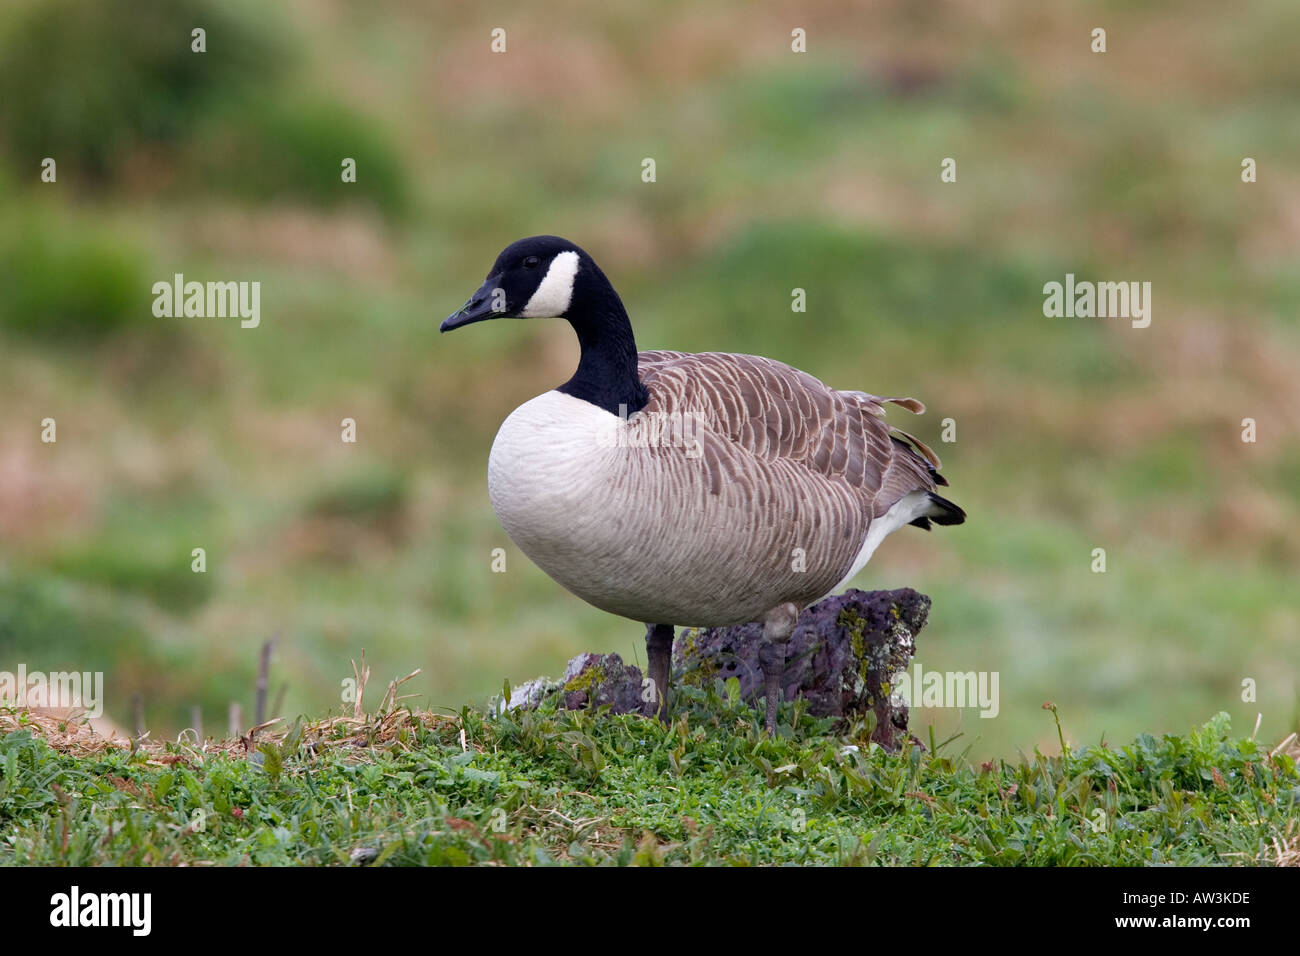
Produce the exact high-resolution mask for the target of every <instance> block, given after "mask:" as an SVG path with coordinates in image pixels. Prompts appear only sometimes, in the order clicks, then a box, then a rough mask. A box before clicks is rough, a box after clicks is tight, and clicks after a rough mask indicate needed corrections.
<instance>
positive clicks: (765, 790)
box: [0, 683, 1300, 866]
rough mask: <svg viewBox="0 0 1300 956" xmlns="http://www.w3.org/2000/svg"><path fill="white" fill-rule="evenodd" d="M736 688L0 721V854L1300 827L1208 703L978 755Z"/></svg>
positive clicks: (1098, 836) (1285, 769)
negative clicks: (511, 709) (73, 729)
mask: <svg viewBox="0 0 1300 956" xmlns="http://www.w3.org/2000/svg"><path fill="white" fill-rule="evenodd" d="M738 696H739V695H738V693H736V692H735V689H734V688H726V687H724V686H723V685H721V683H719V684H718V685H717V686H716V687H715V688H714V689H712V690H709V691H701V690H698V689H687V690H684V691H683V692H682V694H681V698H680V699H681V700H682V701H683V702H684V703H683V704H682V705H681V709H679V712H678V715H677V719H676V721H675V723H674V724H673V725H672V726H671V727H669V728H664V727H661V726H660V725H659V724H658V723H657V722H654V721H650V720H646V719H644V718H640V717H630V716H624V717H610V716H606V715H592V714H589V713H585V712H564V711H561V712H559V713H556V712H555V711H554V710H553V709H552V708H553V705H546V706H544V708H543V710H542V711H539V712H525V713H512V714H509V715H505V716H495V717H494V716H488V715H485V713H484V712H482V711H480V710H476V709H473V708H465V709H463V710H462V711H461V712H460V714H459V715H457V716H455V717H447V718H437V717H433V716H431V715H427V714H426V715H423V717H422V718H417V717H414V716H412V715H410V714H409V713H408V712H406V711H404V710H396V711H390V712H388V713H387V714H386V715H384V716H382V717H376V718H373V719H371V720H368V721H366V722H364V723H362V722H360V721H358V724H360V726H358V725H350V724H343V723H338V722H323V723H318V724H314V725H304V724H303V723H301V722H299V723H297V724H295V725H294V726H293V728H291V729H290V730H289V731H288V732H286V733H284V734H281V735H280V736H279V737H277V738H272V739H269V740H266V741H265V742H263V743H261V744H260V745H259V746H256V748H255V749H251V750H250V751H248V755H247V756H245V752H244V750H243V748H241V747H240V746H239V745H238V744H236V745H235V746H234V747H233V748H232V749H228V750H227V749H215V748H214V749H212V750H209V751H208V752H206V753H202V752H200V751H199V750H197V749H196V748H195V747H194V746H193V745H192V742H191V743H190V744H168V745H163V746H159V745H150V746H148V747H146V748H142V749H139V750H136V751H134V752H132V751H130V750H127V749H120V750H100V751H98V752H93V753H89V754H84V755H82V756H73V755H71V754H70V753H68V752H60V751H58V750H55V749H53V748H52V747H51V746H50V745H49V744H48V743H47V742H46V741H45V740H43V739H41V737H40V735H39V734H34V733H33V732H32V728H28V727H25V726H24V725H23V721H22V719H21V718H20V717H15V716H14V715H13V712H9V714H8V716H7V717H4V714H3V712H0V717H4V719H3V720H0V728H5V729H6V730H7V731H8V732H7V733H5V734H4V735H3V736H0V864H11V865H12V864H43V865H76V866H84V865H105V864H108V865H179V864H217V865H237V864H242V863H253V864H259V865H286V864H305V865H347V864H349V863H352V862H356V861H358V860H365V861H367V862H370V863H373V864H386V865H393V866H398V865H428V864H435V865H439V864H455V865H460V864H530V865H547V864H553V863H576V864H590V865H629V864H634V865H664V864H669V865H673V864H694V865H699V864H722V865H761V864H780V863H798V864H837V865H843V864H855V865H869V864H903V865H957V866H966V865H1039V866H1041V865H1066V866H1103V865H1105V866H1149V865H1159V864H1177V865H1225V864H1226V865H1241V864H1250V863H1270V862H1276V854H1277V853H1278V848H1279V847H1285V846H1286V845H1287V841H1288V840H1290V841H1294V839H1295V823H1296V820H1297V817H1298V816H1300V775H1298V774H1297V769H1296V763H1295V759H1294V754H1288V753H1276V754H1271V753H1270V752H1269V750H1268V748H1267V747H1264V746H1262V745H1261V744H1260V743H1258V742H1256V741H1254V740H1250V739H1242V738H1240V737H1233V736H1232V735H1231V734H1230V733H1229V721H1228V717H1227V715H1226V714H1220V715H1218V716H1217V717H1215V718H1214V719H1213V720H1211V721H1210V722H1208V723H1207V724H1205V725H1204V726H1203V727H1201V728H1199V729H1196V730H1193V731H1191V732H1188V733H1185V734H1180V735H1169V736H1164V737H1161V738H1158V739H1157V738H1155V737H1152V736H1150V735H1145V734H1144V735H1141V736H1139V737H1138V738H1137V739H1136V740H1134V741H1133V742H1132V743H1130V744H1127V745H1125V746H1122V747H1115V746H1114V745H1110V746H1105V745H1102V746H1090V747H1084V748H1081V749H1079V750H1070V749H1068V748H1066V749H1064V750H1063V753H1062V754H1060V755H1057V756H1048V755H1045V754H1043V753H1040V752H1038V751H1037V750H1035V751H1034V753H1033V754H1021V755H1020V756H1019V758H1018V759H1012V760H1002V761H995V762H991V763H986V764H983V765H980V766H975V765H972V764H970V763H968V762H967V757H966V754H965V753H957V754H952V751H953V750H955V745H954V744H953V743H951V742H949V743H946V744H940V745H939V746H938V747H937V748H935V749H936V750H937V751H938V753H937V754H936V753H932V752H925V751H923V749H922V748H919V747H914V746H909V747H908V748H907V749H905V750H904V751H903V752H901V753H899V754H896V755H891V754H887V753H884V752H883V751H881V750H880V749H879V748H878V747H875V746H874V745H867V746H864V739H865V738H864V736H863V735H862V730H863V728H862V726H861V725H857V726H855V727H852V728H849V730H848V732H847V733H844V734H837V733H833V732H832V728H831V725H830V722H829V721H826V720H819V719H812V718H810V717H808V716H807V715H806V714H802V713H801V711H802V708H801V707H790V706H786V707H785V708H784V709H783V719H784V721H785V723H784V725H783V727H782V733H781V734H780V735H779V736H778V737H777V738H775V739H772V738H768V737H767V736H766V735H765V734H764V733H762V731H761V728H760V722H759V721H760V719H759V717H758V715H757V714H756V712H754V711H752V710H751V709H750V708H748V707H746V706H745V705H744V704H742V703H740V702H739V700H738ZM1042 719H1044V720H1045V721H1050V718H1049V716H1048V715H1047V714H1042ZM791 720H793V728H791V726H790V723H789V721H791ZM462 734H463V736H462ZM958 743H959V742H958ZM933 745H934V742H933V741H931V746H933Z"/></svg>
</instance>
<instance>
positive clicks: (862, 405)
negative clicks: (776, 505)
mask: <svg viewBox="0 0 1300 956" xmlns="http://www.w3.org/2000/svg"><path fill="white" fill-rule="evenodd" d="M639 371H640V375H641V380H642V381H643V382H644V383H645V385H646V387H647V388H648V389H649V390H650V403H649V405H647V406H646V409H645V411H647V412H661V413H669V414H671V413H678V414H688V415H691V416H694V417H696V419H697V420H700V421H702V422H703V424H705V425H706V426H707V429H708V430H709V431H710V432H714V433H716V434H717V435H720V436H724V437H725V438H726V439H729V440H730V442H731V443H732V444H733V445H734V446H737V447H736V448H735V449H733V450H741V451H743V452H744V453H747V454H750V455H754V456H757V457H759V458H763V459H767V460H769V461H772V460H784V461H788V462H791V463H794V464H796V465H798V466H799V467H802V468H806V469H808V470H810V471H812V472H815V473H817V474H818V475H820V476H822V477H823V478H826V479H829V480H831V481H832V482H833V483H835V484H836V485H839V486H841V487H845V488H848V489H852V490H853V492H854V493H855V494H854V496H855V497H856V498H857V499H858V500H859V501H860V503H861V504H862V506H863V507H864V509H866V513H867V514H869V515H870V516H872V517H878V516H879V515H882V514H884V513H885V512H886V511H888V510H889V508H890V507H891V506H892V505H893V504H894V503H896V502H897V501H898V500H899V499H900V498H902V497H903V496H904V495H906V494H908V493H909V492H913V491H918V490H930V489H933V488H934V487H935V484H936V481H942V478H940V477H939V476H938V474H937V469H938V467H939V458H938V456H936V455H935V454H934V452H933V451H931V450H930V449H929V448H928V447H927V446H926V445H924V444H923V443H922V442H920V441H919V440H918V439H916V438H914V437H913V436H911V435H908V434H907V433H906V432H901V431H897V430H895V429H893V428H891V426H889V425H888V424H886V423H885V422H884V421H882V417H883V415H884V408H883V403H885V402H892V403H894V404H896V405H899V406H901V407H903V408H906V409H908V410H909V411H913V412H919V411H922V410H924V407H925V406H923V405H921V403H920V402H917V401H915V400H914V399H910V398H878V397H876V396H874V395H869V394H867V393H866V392H857V391H838V390H836V389H833V388H831V387H830V386H828V385H826V384H824V383H823V382H821V381H819V380H817V379H816V378H813V376H811V375H809V374H808V373H807V372H802V371H800V370H799V369H797V368H793V367H791V366H789V365H786V364H784V363H782V362H777V361H774V360H772V359H769V358H764V357H762V356H757V355H736V354H731V353H727V352H700V353H686V352H662V351H654V352H642V353H640V356H639ZM728 458H729V456H728V455H727V454H726V449H723V448H717V447H706V449H705V454H704V460H705V465H706V467H708V468H709V470H710V473H711V475H712V480H713V482H714V486H715V487H716V485H717V482H719V481H724V480H729V479H730V478H731V477H733V472H734V471H735V462H734V461H728V460H727V459H728Z"/></svg>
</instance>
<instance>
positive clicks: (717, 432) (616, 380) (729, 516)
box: [440, 236, 966, 735]
mask: <svg viewBox="0 0 1300 956" xmlns="http://www.w3.org/2000/svg"><path fill="white" fill-rule="evenodd" d="M496 318H515V319H541V318H563V319H566V320H567V321H568V322H569V324H570V325H571V326H572V327H573V331H574V332H575V333H576V334H577V337H578V344H579V346H580V347H581V355H580V358H579V360H578V368H577V371H575V372H574V374H573V377H572V378H570V379H569V380H568V381H567V382H565V383H564V384H563V385H560V386H558V387H556V388H554V389H552V390H550V391H547V392H543V393H542V394H541V395H538V396H537V397H536V398H533V399H531V400H529V401H527V402H525V403H524V404H523V405H521V406H519V407H518V408H516V409H515V410H514V411H513V412H512V413H511V414H510V415H509V417H507V418H506V420H505V422H504V423H503V424H502V425H501V428H500V430H499V431H498V432H497V435H496V439H495V441H493V443H492V450H491V452H490V454H489V456H488V496H489V498H490V500H491V503H492V509H493V511H495V512H496V515H497V518H498V519H499V520H500V522H501V525H502V526H503V527H504V529H505V531H506V533H507V534H508V535H509V537H510V539H511V540H512V541H513V542H514V543H515V545H516V546H518V548H519V549H520V550H521V551H522V552H523V553H524V554H525V555H527V556H528V558H529V559H530V560H532V561H533V562H534V563H535V564H536V565H537V566H538V567H540V568H541V569H542V570H543V571H544V572H546V574H547V575H549V576H550V577H551V578H552V579H553V580H555V581H556V582H558V583H559V584H561V585H562V586H564V587H565V588H567V589H568V590H569V591H571V592H573V593H574V594H576V595H577V596H578V597H580V598H582V599H583V600H584V601H586V602H588V603H589V604H592V605H594V606H595V607H597V608H600V609H601V610H604V611H607V612H609V613H611V614H616V615H619V616H622V617H626V618H630V619H632V620H635V621H638V622H641V623H643V624H645V626H646V653H647V658H648V661H647V663H648V671H649V683H648V684H647V690H648V691H649V695H650V697H651V699H650V703H651V704H653V705H654V707H655V709H656V711H657V713H658V715H659V717H660V719H661V720H663V721H665V722H667V720H668V713H669V676H670V672H671V671H670V667H671V657H672V644H673V635H674V633H675V628H676V627H679V626H686V627H722V626H728V625H734V624H745V623H751V622H758V623H761V624H762V636H761V638H760V642H759V647H758V658H759V665H760V667H761V669H762V673H763V681H764V690H765V693H766V714H765V716H766V721H765V729H766V731H767V733H768V734H769V735H775V733H776V721H777V710H778V702H779V700H780V676H781V673H782V671H783V669H784V667H785V645H786V640H787V638H789V636H790V634H791V632H792V631H793V630H794V627H795V623H796V621H797V620H798V616H799V612H800V611H801V610H802V609H803V608H805V607H807V606H809V605H811V604H814V603H816V602H817V601H819V600H821V599H822V598H824V597H827V596H829V595H831V594H834V593H835V592H836V591H838V590H840V589H841V588H842V587H843V586H844V585H846V584H847V583H848V582H849V580H850V579H852V578H853V577H854V575H856V574H857V573H858V572H859V571H861V570H862V568H863V567H864V566H865V565H866V564H867V562H868V561H869V560H870V558H871V556H872V554H873V553H874V552H875V550H876V548H877V547H878V546H879V545H880V542H881V541H882V540H883V539H884V538H885V537H886V536H887V535H889V534H891V533H892V532H894V531H897V530H898V529H899V528H902V527H904V526H905V525H916V526H918V527H920V528H923V529H926V530H929V528H930V526H931V524H939V525H955V524H961V523H962V522H963V521H964V520H965V518H966V514H965V512H964V511H962V509H961V508H959V507H958V506H957V505H956V504H954V503H953V502H951V501H949V500H947V499H946V498H943V497H941V496H940V495H938V494H937V493H936V490H935V489H936V488H937V487H939V486H940V485H947V484H948V482H947V481H946V480H945V479H944V478H943V477H942V476H941V475H940V474H939V467H940V463H939V458H938V456H937V455H935V453H934V452H933V451H932V450H931V449H930V448H928V447H927V446H926V445H925V444H924V443H923V442H921V441H920V440H919V439H917V438H915V437H913V436H912V435H909V434H907V433H906V432H902V431H899V430H898V429H896V428H893V427H892V426H890V425H888V424H887V423H886V422H885V421H884V420H883V419H884V415H885V408H884V406H885V405H886V404H887V403H892V404H894V405H896V406H899V407H902V408H904V409H906V410H908V411H910V412H913V413H917V414H919V413H921V412H923V411H924V410H925V407H924V406H923V405H922V404H921V403H920V402H918V401H916V400H915V399H911V398H881V397H878V396H875V395H871V394H869V393H867V392H862V391H843V390H837V389H834V388H831V387H830V386H829V385H825V384H823V383H822V382H821V381H819V380H818V379H816V378H814V377H813V376H811V375H809V374H808V373H807V372H803V371H800V370H799V369H797V368H793V367H792V366H789V365H786V364H784V363H782V362H778V361H776V360H775V359H770V358H764V357H762V356H758V355H741V354H732V353H727V352H700V353H688V352H669V351H649V352H638V351H637V347H636V340H635V338H634V337H633V334H632V325H631V322H630V321H629V319H628V315H627V311H626V310H625V309H624V307H623V302H622V300H621V299H620V298H619V296H618V294H617V293H616V292H615V291H614V287H613V286H612V285H611V284H610V282H609V280H608V279H607V278H606V277H605V274H604V273H603V272H602V271H601V270H600V267H599V266H597V265H596V263H595V261H594V260H593V259H592V257H591V256H590V255H588V254H587V253H586V252H585V251H583V250H582V249H581V248H579V247H578V246H577V245H575V244H574V243H572V242H570V241H568V240H567V239H562V238H560V237H558V236H533V237H530V238H527V239H520V240H519V241H517V242H514V243H512V244H510V245H509V246H507V247H506V248H505V249H504V250H503V251H502V252H501V254H500V255H499V256H498V257H497V259H496V262H495V263H494V264H493V265H492V268H491V269H490V270H489V272H488V275H487V279H486V280H485V281H484V282H483V285H482V286H481V287H480V288H479V290H478V291H477V292H475V293H474V294H473V295H472V296H471V297H470V299H469V300H468V301H467V302H466V303H465V304H464V305H463V306H462V307H461V308H460V309H458V310H456V311H455V312H454V313H452V314H451V315H450V316H448V317H447V318H446V319H445V320H444V321H443V322H442V325H441V327H440V331H442V332H448V331H451V330H452V329H458V328H461V327H463V326H466V325H470V324H472V323H475V322H481V321H483V320H485V319H496Z"/></svg>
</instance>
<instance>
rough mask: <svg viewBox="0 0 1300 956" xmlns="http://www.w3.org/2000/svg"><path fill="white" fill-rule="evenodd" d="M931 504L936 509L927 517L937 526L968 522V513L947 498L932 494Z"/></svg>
mask: <svg viewBox="0 0 1300 956" xmlns="http://www.w3.org/2000/svg"><path fill="white" fill-rule="evenodd" d="M930 503H931V504H932V505H934V508H933V510H931V511H930V513H929V514H928V515H927V516H926V517H927V518H929V519H930V520H932V521H934V523H935V524H961V523H962V522H963V521H965V520H966V512H964V511H962V510H961V508H959V507H958V506H957V505H955V504H953V503H952V502H951V501H949V500H948V499H947V498H941V497H939V496H938V495H936V494H935V493H934V492H933V491H932V492H930ZM918 520H919V519H918Z"/></svg>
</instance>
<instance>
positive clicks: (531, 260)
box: [524, 256, 542, 269]
mask: <svg viewBox="0 0 1300 956" xmlns="http://www.w3.org/2000/svg"><path fill="white" fill-rule="evenodd" d="M541 261H542V260H541V259H539V258H537V256H529V257H528V258H527V259H525V260H524V268H525V269H536V268H537V264H538V263H539V262H541Z"/></svg>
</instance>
